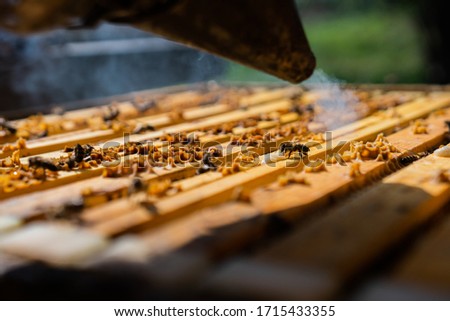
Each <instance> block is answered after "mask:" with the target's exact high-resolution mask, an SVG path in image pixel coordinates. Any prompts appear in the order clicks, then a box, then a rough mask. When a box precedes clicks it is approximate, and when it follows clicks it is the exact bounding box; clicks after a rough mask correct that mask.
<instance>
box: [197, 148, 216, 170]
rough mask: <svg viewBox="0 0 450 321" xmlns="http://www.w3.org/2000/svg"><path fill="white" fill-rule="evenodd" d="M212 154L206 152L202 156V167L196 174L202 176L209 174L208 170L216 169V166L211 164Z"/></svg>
mask: <svg viewBox="0 0 450 321" xmlns="http://www.w3.org/2000/svg"><path fill="white" fill-rule="evenodd" d="M212 157H213V154H212V153H211V152H209V151H208V152H206V153H205V154H204V155H203V159H202V167H200V168H199V169H198V170H197V174H203V173H206V172H209V171H210V170H213V169H216V164H214V163H213V162H212V160H211V159H212Z"/></svg>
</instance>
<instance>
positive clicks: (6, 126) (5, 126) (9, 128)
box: [0, 117, 17, 135]
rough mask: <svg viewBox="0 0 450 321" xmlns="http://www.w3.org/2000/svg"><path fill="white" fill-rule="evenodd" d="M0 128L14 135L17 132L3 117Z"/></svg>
mask: <svg viewBox="0 0 450 321" xmlns="http://www.w3.org/2000/svg"><path fill="white" fill-rule="evenodd" d="M0 128H3V129H4V130H6V131H7V132H9V133H10V134H13V135H14V134H15V133H16V132H17V129H16V128H15V127H14V126H13V125H11V124H10V123H9V122H8V121H7V120H6V119H5V118H3V117H0Z"/></svg>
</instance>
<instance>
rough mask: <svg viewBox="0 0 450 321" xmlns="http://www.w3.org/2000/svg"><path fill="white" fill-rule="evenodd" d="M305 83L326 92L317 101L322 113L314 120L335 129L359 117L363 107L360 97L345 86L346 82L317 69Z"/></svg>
mask: <svg viewBox="0 0 450 321" xmlns="http://www.w3.org/2000/svg"><path fill="white" fill-rule="evenodd" d="M304 85H305V86H307V87H310V88H314V89H316V90H319V91H323V92H324V96H323V98H320V99H319V100H318V101H317V104H318V106H319V108H320V109H321V110H320V113H317V114H316V115H315V117H314V121H315V122H318V123H323V124H325V125H326V128H327V129H328V130H333V129H336V128H338V127H341V126H343V125H345V124H348V123H350V122H353V121H355V120H357V119H358V118H359V111H358V108H359V107H361V104H360V102H359V99H358V97H356V96H355V95H354V94H353V92H352V91H350V90H346V89H344V88H343V85H345V82H344V81H342V80H339V79H337V78H334V77H332V76H330V75H328V74H326V73H325V72H324V71H323V70H321V69H316V70H315V71H314V74H313V75H312V76H311V77H310V78H309V79H308V80H307V81H305V82H304Z"/></svg>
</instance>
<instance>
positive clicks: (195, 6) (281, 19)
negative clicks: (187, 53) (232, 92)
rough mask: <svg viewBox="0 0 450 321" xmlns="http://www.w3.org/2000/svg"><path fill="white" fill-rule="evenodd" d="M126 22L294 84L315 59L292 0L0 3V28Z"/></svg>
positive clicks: (306, 74) (35, 0) (33, 0)
mask: <svg viewBox="0 0 450 321" xmlns="http://www.w3.org/2000/svg"><path fill="white" fill-rule="evenodd" d="M102 20H106V21H110V22H116V23H127V24H131V25H133V26H135V27H137V28H140V29H143V30H147V31H151V32H153V33H155V34H159V35H162V36H164V37H166V38H168V39H172V40H174V41H177V42H180V43H184V44H187V45H190V46H192V47H196V48H199V49H203V50H205V51H208V52H210V53H213V54H216V55H219V56H222V57H225V58H228V59H231V60H234V61H237V62H239V63H242V64H244V65H247V66H250V67H253V68H255V69H259V70H261V71H264V72H266V73H269V74H272V75H274V76H277V77H279V78H281V79H284V80H287V81H290V82H293V83H298V82H300V81H302V80H305V79H307V78H308V77H309V76H310V75H311V74H312V72H313V70H314V68H315V58H314V55H313V53H312V52H311V49H310V47H309V44H308V41H307V39H306V35H305V33H304V31H303V27H302V24H301V21H300V17H299V15H298V13H297V8H296V5H295V3H294V0H133V1H125V0H95V1H93V0H78V1H72V0H47V1H42V0H22V1H19V2H17V1H5V0H0V27H2V26H3V27H6V28H8V29H11V30H15V31H19V32H32V31H39V30H42V29H48V28H55V27H63V26H64V27H69V26H72V27H73V24H74V22H78V24H79V26H93V25H95V24H97V23H99V22H100V21H102Z"/></svg>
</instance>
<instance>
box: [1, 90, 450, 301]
mask: <svg viewBox="0 0 450 321" xmlns="http://www.w3.org/2000/svg"><path fill="white" fill-rule="evenodd" d="M199 88H202V87H201V86H200V87H199ZM243 88H244V86H240V85H237V86H225V87H214V88H209V90H206V91H205V90H204V89H203V90H200V89H197V90H183V89H180V90H178V91H175V92H173V93H167V94H164V95H162V94H158V92H156V93H152V96H151V97H150V98H148V99H147V100H150V101H151V102H152V104H153V105H157V106H159V108H158V109H154V110H152V109H149V110H147V111H145V112H144V114H142V113H140V112H139V111H138V107H136V100H128V101H122V102H120V103H116V104H115V105H114V106H115V107H114V108H116V110H118V111H119V115H121V116H120V117H121V119H120V120H118V121H120V124H121V126H119V127H114V126H113V127H111V123H110V122H109V123H108V124H106V121H104V122H103V123H102V122H100V125H102V124H103V125H104V126H110V128H104V129H96V130H92V129H89V128H88V127H89V126H90V124H89V123H87V122H83V121H80V120H82V119H86V118H88V117H98V118H102V117H103V116H104V115H105V114H107V113H108V112H110V110H108V109H107V108H106V107H104V106H100V107H93V108H88V109H82V110H80V111H73V112H67V113H66V114H63V115H62V116H54V115H48V116H43V117H42V118H41V120H40V121H42V122H45V124H46V125H48V123H51V122H58V121H71V122H74V123H75V124H76V126H75V127H70V128H69V129H67V130H64V129H63V130H61V131H60V132H58V133H54V135H51V136H48V137H45V138H35V139H31V138H32V137H31V138H30V140H29V141H27V142H26V144H25V146H23V145H22V146H16V147H14V146H13V147H14V148H9V147H8V148H4V152H3V155H1V161H2V164H4V167H3V168H2V169H1V171H2V173H3V174H1V175H2V181H1V184H2V185H1V191H0V205H1V207H0V208H1V209H0V275H4V276H5V277H6V276H7V275H8V273H7V272H8V271H13V270H15V269H17V267H18V266H19V267H23V266H26V265H29V264H31V263H32V262H44V263H45V264H47V266H48V267H49V268H56V269H60V270H64V269H73V268H76V270H77V271H80V273H89V271H96V270H108V271H110V272H111V271H114V270H115V269H116V267H117V266H122V267H123V264H125V263H126V262H128V263H126V264H129V265H130V266H135V265H136V264H137V266H138V267H140V268H139V269H141V270H142V271H146V272H145V275H146V276H145V279H146V281H145V282H146V286H147V287H148V289H154V288H157V289H163V290H164V291H163V292H161V293H165V295H167V297H169V298H170V297H175V294H176V293H178V294H180V293H183V295H189V297H192V295H193V296H194V297H198V296H203V295H206V294H207V295H213V296H218V297H224V296H226V297H231V298H250V299H252V298H262V299H284V298H288V299H292V298H293V299H316V298H320V299H323V298H336V297H341V296H342V295H348V293H349V292H348V291H346V289H347V287H348V286H349V285H351V286H356V287H358V286H359V287H362V286H363V285H365V284H372V283H373V280H372V279H371V278H370V275H369V274H368V273H367V271H368V270H370V269H368V267H370V265H371V264H372V263H373V262H377V261H379V260H380V259H383V258H385V257H387V256H388V255H387V254H386V253H390V251H392V250H393V249H395V248H396V246H397V244H399V243H400V242H401V241H403V240H405V239H408V237H411V236H410V235H411V234H412V233H413V232H414V231H416V230H420V227H421V226H425V225H426V224H428V222H429V221H430V219H431V218H432V217H436V215H438V214H439V213H440V210H441V208H443V207H444V206H445V205H446V204H447V203H448V202H449V198H450V194H449V193H450V188H449V184H448V182H447V181H445V179H446V178H448V171H449V167H448V166H449V164H450V162H449V161H448V160H449V159H448V158H446V157H442V156H436V155H433V154H431V155H428V156H427V154H426V153H430V152H433V151H434V150H435V149H437V148H438V147H439V146H440V145H441V144H443V143H445V142H446V140H448V131H449V128H448V126H447V125H446V123H445V121H448V120H449V119H450V110H449V109H448V107H449V106H450V92H449V91H447V89H446V88H445V87H426V86H420V87H417V86H416V87H411V88H405V87H397V88H395V87H384V88H383V87H376V86H375V87H374V86H360V87H357V88H348V89H345V90H341V89H339V91H336V90H333V91H331V92H330V91H329V90H326V89H323V88H300V87H290V86H287V87H283V86H281V87H279V86H276V87H270V86H261V85H259V86H257V87H251V88H252V89H246V90H244V89H243ZM245 88H250V87H248V86H245ZM336 95H337V96H336ZM213 100H214V101H213ZM329 104H341V105H343V106H344V107H343V108H345V109H344V110H345V111H346V112H348V113H351V114H349V115H348V114H343V113H342V112H341V111H339V110H338V111H337V112H336V111H334V113H333V111H330V110H329V109H327V108H328V107H327V106H328V105H329ZM348 116H352V117H348ZM330 117H334V118H333V121H334V122H335V123H339V124H341V126H340V127H338V128H333V130H331V131H330V130H327V126H328V127H329V126H332V125H333V122H328V121H327V119H330ZM27 121H28V120H26V119H24V120H17V121H14V122H11V124H13V125H14V126H18V127H20V124H22V123H26V122H27ZM124 123H125V125H123V124H124ZM138 123H141V124H147V125H151V126H150V127H149V128H148V130H147V131H144V132H142V133H136V134H131V135H129V136H126V138H127V139H128V141H129V142H135V143H139V144H148V143H149V142H150V143H151V146H152V148H153V146H154V148H156V149H155V151H157V152H160V153H161V155H166V156H161V157H162V158H163V159H164V157H165V159H164V160H165V163H163V164H159V165H158V164H156V165H155V163H146V164H144V165H143V166H141V167H144V168H143V169H142V170H140V171H136V170H137V167H134V171H133V170H129V171H125V170H124V171H123V172H120V171H119V172H117V168H118V166H116V165H114V166H111V164H110V163H105V162H103V163H101V164H96V165H95V166H88V167H84V168H83V167H77V168H76V169H75V170H64V171H59V172H58V175H57V176H55V175H51V172H50V171H48V170H44V172H48V173H47V175H45V176H44V177H45V178H42V177H41V178H39V179H34V180H33V179H32V180H31V182H32V183H29V181H27V182H22V181H20V184H18V183H17V182H16V181H14V180H12V179H11V178H10V177H11V175H17V174H15V172H14V171H16V172H17V171H19V169H20V167H21V166H23V165H19V161H18V160H17V155H18V154H17V152H15V150H17V149H19V151H18V152H19V153H20V155H21V158H20V164H27V163H28V161H29V160H30V159H31V158H34V157H36V156H38V157H41V158H43V159H65V160H67V159H68V157H69V155H70V152H69V153H68V152H64V151H62V149H64V147H65V146H69V147H73V146H74V145H75V144H77V143H79V144H91V145H92V146H93V148H94V150H96V151H98V152H99V153H100V152H106V151H107V149H106V148H105V146H111V145H110V142H111V141H115V142H116V145H117V146H119V147H117V148H118V149H117V151H118V153H115V156H114V157H115V158H114V160H113V161H117V162H118V163H121V164H124V163H123V162H125V161H126V162H129V163H133V162H141V160H142V159H147V158H148V155H147V154H145V155H140V156H139V154H136V153H134V152H133V153H132V154H131V155H128V154H127V150H128V149H127V148H128V147H129V146H131V145H129V144H128V145H126V141H124V140H123V139H124V133H125V131H127V130H129V129H130V126H136V124H138ZM113 125H114V124H113ZM124 126H125V127H124ZM126 126H128V127H126ZM179 133H183V134H184V135H185V136H187V137H190V136H189V135H193V136H192V137H195V139H196V140H195V141H192V142H187V143H188V144H187V146H188V147H189V146H190V145H192V146H193V148H197V149H196V150H197V152H198V153H201V154H199V155H201V156H200V157H198V158H195V157H194V156H195V155H196V154H195V153H197V152H195V151H193V149H192V150H190V149H189V150H187V149H186V150H187V153H192V155H194V156H193V157H194V158H193V159H191V161H190V162H189V163H186V164H185V163H180V162H178V163H177V161H175V160H174V159H175V158H173V157H175V156H170V155H176V154H174V153H175V152H174V151H178V152H179V153H180V148H181V149H183V146H184V145H183V144H181V143H180V142H176V141H175V143H173V144H171V143H170V142H169V143H168V142H167V141H165V140H164V139H162V138H167V137H172V136H170V135H175V134H179ZM269 134H270V135H269ZM380 134H384V136H383V137H382V136H379V135H380ZM168 135H169V136H168ZM255 135H259V136H261V137H259V138H257V139H256V138H255V139H253V138H254V137H256V136H255ZM2 139H3V141H2V142H3V143H4V144H10V145H12V143H11V141H12V140H13V139H12V138H11V135H9V136H5V137H3V138H2ZM171 139H172V138H171ZM255 140H256V142H255ZM292 141H294V142H296V144H299V143H301V144H308V146H309V149H310V150H309V152H308V156H307V157H303V158H302V157H300V155H298V154H297V153H294V154H293V157H290V158H288V157H286V156H287V155H281V154H280V151H279V148H280V146H281V144H283V143H286V142H292ZM359 141H361V142H362V143H360V144H359V145H358V144H357V143H356V142H359ZM371 142H373V143H371ZM364 144H365V145H364ZM377 144H378V145H377ZM133 146H134V145H133V144H132V146H131V147H130V148H134V147H133ZM355 146H359V147H355ZM361 146H369V147H368V148H372V147H373V146H384V147H383V148H385V147H386V146H391V147H389V148H391V150H390V151H389V152H387V153H385V155H384V156H383V157H384V158H383V159H380V158H378V159H376V160H375V159H373V157H371V156H370V157H369V156H367V155H369V154H370V153H369V152H367V151H366V153H367V155H366V154H364V155H362V156H361V155H359V154H357V153H358V151H356V150H355V148H363V149H364V148H366V147H361ZM212 147H214V148H216V149H219V150H222V152H221V153H219V154H218V155H215V156H214V157H213V159H214V161H215V162H216V163H218V162H220V163H221V164H222V165H223V166H221V168H219V169H217V167H216V166H212V165H211V166H212V167H211V168H208V166H209V165H208V166H207V164H208V163H207V160H205V158H204V156H205V154H206V153H208V152H209V151H210V150H211V148H212ZM373 148H374V147H373ZM377 150H379V149H377ZM351 151H352V152H353V153H352V152H351ZM171 153H172V154H171ZM13 155H14V157H15V158H16V159H15V162H16V164H15V165H14V164H10V163H11V161H12V156H13ZM192 155H191V156H192ZM248 155H250V156H251V157H250V156H249V157H250V158H251V160H252V161H251V162H246V161H244V160H245V159H246V158H245V157H246V156H248ZM144 156H145V157H144ZM170 157H172V159H171V158H170ZM341 158H345V161H344V162H342V159H341ZM5 162H7V163H5ZM55 162H56V161H55ZM174 162H175V163H174ZM118 163H117V164H118ZM410 163H412V164H410ZM5 164H7V165H8V166H5ZM140 164H141V163H140ZM141 165H142V164H141ZM78 166H81V165H79V164H78ZM83 166H84V165H83ZM205 167H206V169H205V170H201V169H202V168H205ZM214 167H215V168H214ZM431 168H433V171H432V170H431ZM22 169H23V170H24V171H25V172H26V171H31V172H33V173H35V172H36V170H35V169H34V170H33V169H31V168H30V169H28V168H27V166H24V167H23V168H22ZM436 171H437V172H436ZM430 172H433V173H434V174H430ZM111 173H112V174H111ZM23 175H24V174H22V176H23ZM104 175H106V176H117V177H103V176H104ZM430 175H431V176H430ZM433 175H434V176H433ZM436 175H438V176H436ZM411 177H412V178H411ZM436 177H437V178H436ZM19 180H21V178H20V179H19ZM137 183H139V184H138V185H139V186H137V185H136V184H137ZM361 189H362V190H363V193H359V192H357V191H358V190H361ZM349 196H350V197H349ZM80 202H81V203H80ZM80 204H81V205H80ZM376 204H383V206H382V207H378V206H376ZM74 205H76V207H75V210H74V209H73V208H72V207H74ZM58 217H62V219H57V218H58ZM277 222H278V223H277ZM280 222H283V223H282V224H281V225H280ZM287 227H289V230H287ZM444 229H445V228H444ZM442 233H443V232H441V234H439V233H438V235H442ZM436 237H437V236H433V235H431V236H429V237H428V238H430V241H428V242H425V245H424V247H425V248H427V246H428V247H430V246H432V244H435V243H436V242H438V241H433V238H436ZM444 239H445V238H444ZM438 240H439V241H441V240H442V237H440V238H438ZM444 242H445V240H444ZM261 244H265V245H269V247H268V248H264V247H262V246H261ZM430 244H431V245H430ZM246 249H253V251H255V252H254V253H253V254H252V255H247V256H245V257H244V258H243V259H242V258H240V259H237V258H236V255H237V254H239V253H242V251H244V250H246ZM426 253H427V252H426V251H425V250H422V251H421V252H420V251H419V252H418V254H414V253H411V258H409V259H406V261H405V262H406V263H401V262H397V261H396V260H395V259H390V260H388V263H384V264H390V265H393V264H399V265H400V266H403V267H401V268H399V272H398V273H397V274H394V277H393V278H392V279H393V280H396V279H399V280H409V281H408V282H409V283H414V282H416V281H418V282H419V283H420V284H421V285H422V286H424V287H426V288H427V289H430V290H429V293H433V294H434V293H439V294H440V295H443V296H445V295H447V294H449V292H450V288H449V287H448V286H447V287H444V288H443V289H442V284H448V283H445V282H447V281H448V280H445V274H444V273H440V274H439V273H437V274H438V275H441V277H440V278H439V276H436V274H433V273H432V271H444V269H445V266H446V265H445V264H446V263H440V264H438V263H436V264H435V265H433V266H434V269H432V270H430V271H429V270H424V268H423V267H422V266H423V264H424V263H423V262H425V261H426V260H427V255H426ZM440 255H441V256H444V258H443V261H442V262H449V261H450V260H449V259H448V257H445V255H448V254H445V253H444V254H442V253H441V254H440ZM441 256H440V258H441ZM171 262H177V263H176V265H177V266H178V265H179V266H178V268H177V269H173V270H170V269H169V270H168V269H166V268H165V266H166V265H167V264H173V263H171ZM408 262H412V263H408ZM402 264H403V265H402ZM149 276H150V277H149ZM432 276H433V277H432ZM149 278H150V280H151V282H150V283H149ZM161 278H162V279H164V280H165V281H164V282H159V281H155V280H157V279H161ZM385 279H386V280H388V278H387V276H386V278H385ZM263 280H269V281H265V282H262V281H263ZM270 280H271V281H270ZM292 280H295V282H294V281H292ZM361 280H363V281H364V282H363V281H361ZM389 280H390V279H389ZM411 280H412V281H411ZM370 282H372V283H370ZM383 282H384V283H382V284H385V283H386V282H388V281H383ZM389 282H391V281H389ZM392 282H394V281H392ZM402 282H403V283H402V284H405V282H406V281H402ZM408 282H406V283H407V285H406V287H408V286H409V285H408V284H409V283H408ZM361 284H362V285H361ZM388 284H391V283H388ZM395 284H396V283H395ZM436 284H437V285H439V286H440V288H439V289H438V290H436V291H434V292H433V289H434V288H436ZM186 288H195V289H197V291H196V292H195V293H194V294H193V293H189V294H187V293H185V292H183V290H185V289H186ZM380 288H381V289H382V290H383V289H386V286H385V287H384V288H382V287H381V285H378V283H375V285H372V286H371V287H370V290H369V292H368V293H369V294H368V295H369V296H370V297H376V294H377V293H384V295H388V294H386V293H385V292H386V290H384V292H383V291H381V290H380ZM302 289H303V290H302ZM148 291H150V290H148ZM380 291H381V292H380ZM399 292H401V291H399ZM352 293H353V292H352ZM396 293H397V292H396ZM424 293H425V292H424ZM426 293H428V292H426ZM365 295H367V294H365ZM182 297H183V296H182Z"/></svg>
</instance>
